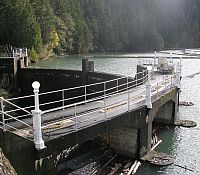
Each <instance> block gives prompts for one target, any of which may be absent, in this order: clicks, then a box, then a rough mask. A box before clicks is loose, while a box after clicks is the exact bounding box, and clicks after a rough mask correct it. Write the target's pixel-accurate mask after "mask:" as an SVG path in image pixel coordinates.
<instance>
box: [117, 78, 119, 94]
mask: <svg viewBox="0 0 200 175" xmlns="http://www.w3.org/2000/svg"><path fill="white" fill-rule="evenodd" d="M118 86H119V79H118V78H117V93H118V91H119V88H118Z"/></svg>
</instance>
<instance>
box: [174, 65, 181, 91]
mask: <svg viewBox="0 0 200 175" xmlns="http://www.w3.org/2000/svg"><path fill="white" fill-rule="evenodd" d="M179 69H180V66H179V63H177V68H176V82H175V86H176V87H177V88H178V89H180V84H181V82H180V81H181V77H180V70H179Z"/></svg>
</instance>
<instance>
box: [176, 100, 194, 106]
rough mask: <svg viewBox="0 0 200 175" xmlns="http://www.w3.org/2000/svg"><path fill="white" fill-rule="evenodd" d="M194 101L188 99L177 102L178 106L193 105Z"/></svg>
mask: <svg viewBox="0 0 200 175" xmlns="http://www.w3.org/2000/svg"><path fill="white" fill-rule="evenodd" d="M193 105H194V103H192V102H188V101H182V102H179V106H193Z"/></svg>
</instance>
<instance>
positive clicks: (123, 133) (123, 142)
mask: <svg viewBox="0 0 200 175" xmlns="http://www.w3.org/2000/svg"><path fill="white" fill-rule="evenodd" d="M110 146H111V147H112V149H113V150H114V151H115V152H117V153H119V154H121V155H125V156H127V157H133V158H135V157H136V156H137V151H138V129H136V128H131V127H129V126H123V127H121V128H118V129H115V130H114V131H112V133H111V134H110Z"/></svg>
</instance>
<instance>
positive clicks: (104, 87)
mask: <svg viewBox="0 0 200 175" xmlns="http://www.w3.org/2000/svg"><path fill="white" fill-rule="evenodd" d="M103 89H104V90H103V92H104V114H105V120H106V82H104V84H103Z"/></svg>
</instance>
